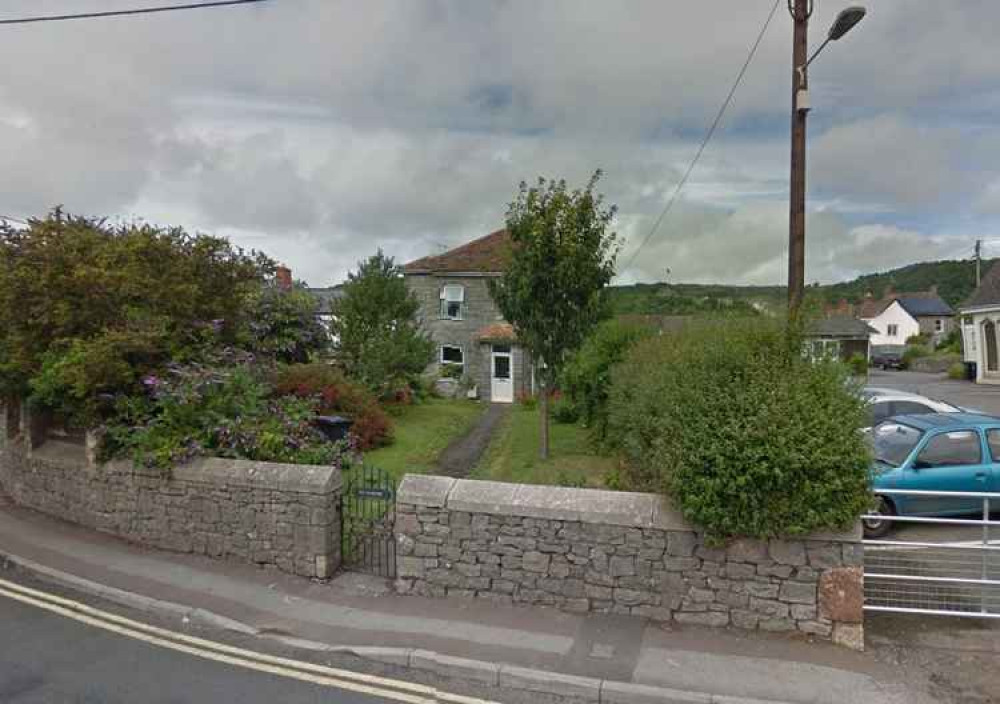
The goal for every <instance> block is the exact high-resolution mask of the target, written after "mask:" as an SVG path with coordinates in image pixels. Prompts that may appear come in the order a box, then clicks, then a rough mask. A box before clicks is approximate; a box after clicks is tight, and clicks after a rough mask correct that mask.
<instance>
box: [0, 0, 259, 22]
mask: <svg viewBox="0 0 1000 704" xmlns="http://www.w3.org/2000/svg"><path fill="white" fill-rule="evenodd" d="M267 1H268V0H210V1H209V2H198V3H187V4H185V5H163V6H160V7H140V8H135V9H132V10H104V11H102V12H79V13H75V14H69V15H40V16H37V17H17V18H14V19H7V20H0V24H31V23H36V22H61V21H63V20H89V19H96V18H100V17H124V16H126V15H148V14H152V13H154V12H174V11H177V10H202V9H205V8H209V7H225V6H227V5H249V4H251V3H258V2H267Z"/></svg>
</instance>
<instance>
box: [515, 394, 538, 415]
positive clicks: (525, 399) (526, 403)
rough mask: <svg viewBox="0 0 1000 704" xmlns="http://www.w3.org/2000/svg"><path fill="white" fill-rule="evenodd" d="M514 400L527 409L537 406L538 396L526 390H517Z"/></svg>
mask: <svg viewBox="0 0 1000 704" xmlns="http://www.w3.org/2000/svg"><path fill="white" fill-rule="evenodd" d="M514 400H515V401H517V402H518V404H520V405H521V406H522V407H524V408H527V409H528V410H533V409H535V408H537V407H538V397H537V396H535V395H534V394H533V393H530V392H528V391H518V392H517V395H516V397H515V399H514Z"/></svg>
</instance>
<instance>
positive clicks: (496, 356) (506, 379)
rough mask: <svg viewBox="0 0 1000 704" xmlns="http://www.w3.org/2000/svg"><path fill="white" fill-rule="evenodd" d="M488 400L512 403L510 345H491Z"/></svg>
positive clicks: (512, 375)
mask: <svg viewBox="0 0 1000 704" xmlns="http://www.w3.org/2000/svg"><path fill="white" fill-rule="evenodd" d="M490 400H491V401H492V402H493V403H513V401H514V364H513V358H512V356H511V351H510V345H493V348H492V351H491V353H490Z"/></svg>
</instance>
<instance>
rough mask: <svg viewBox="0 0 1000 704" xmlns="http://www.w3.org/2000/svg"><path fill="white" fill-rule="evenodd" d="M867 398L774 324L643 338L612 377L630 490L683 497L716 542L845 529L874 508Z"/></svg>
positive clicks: (612, 412) (615, 430)
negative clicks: (807, 354)
mask: <svg viewBox="0 0 1000 704" xmlns="http://www.w3.org/2000/svg"><path fill="white" fill-rule="evenodd" d="M864 424H865V407H864V402H863V401H862V400H861V398H860V396H859V395H858V394H855V393H852V390H851V388H850V386H849V383H848V380H847V378H846V373H845V369H844V366H843V365H841V364H837V363H831V362H822V361H821V362H815V363H812V362H809V361H808V360H806V359H804V358H803V357H802V355H801V342H800V336H798V335H796V334H788V333H786V331H785V330H784V328H783V327H781V326H780V325H778V324H776V323H774V322H771V321H766V320H761V319H756V320H753V321H744V320H739V319H733V320H728V321H712V322H710V321H703V322H700V323H692V324H691V325H689V326H688V327H686V328H685V330H684V334H683V335H671V336H661V337H656V338H650V339H647V340H644V341H642V342H640V343H639V344H638V345H636V347H635V348H633V350H632V351H631V352H629V354H628V355H627V356H626V358H625V360H624V361H623V362H622V363H621V364H620V365H618V367H616V369H615V370H614V372H613V374H612V384H611V390H610V401H609V431H610V432H609V437H610V438H614V440H615V441H616V445H617V446H618V447H619V449H620V451H621V452H622V454H623V460H624V461H623V463H622V466H621V469H620V471H619V474H618V482H619V483H620V485H621V486H622V488H625V489H628V490H640V491H660V492H665V493H667V494H670V495H671V496H673V497H674V498H675V499H676V501H677V503H678V505H679V507H680V509H681V510H682V511H683V513H684V515H685V516H686V517H687V518H688V519H689V520H691V521H692V522H693V523H695V524H698V525H700V526H702V527H704V529H705V531H706V533H707V534H708V535H709V536H711V537H712V538H713V539H725V538H730V537H735V536H748V537H760V538H763V537H769V536H777V535H801V534H806V533H810V532H813V531H816V530H824V529H838V528H846V527H848V526H850V525H852V524H853V523H854V522H855V521H856V520H857V517H858V516H859V515H860V514H861V513H862V512H863V510H864V509H866V508H867V506H868V501H869V490H868V463H869V452H868V448H867V445H866V443H865V441H864V438H863V436H862V434H861V433H860V432H859V429H860V428H861V427H863V426H864Z"/></svg>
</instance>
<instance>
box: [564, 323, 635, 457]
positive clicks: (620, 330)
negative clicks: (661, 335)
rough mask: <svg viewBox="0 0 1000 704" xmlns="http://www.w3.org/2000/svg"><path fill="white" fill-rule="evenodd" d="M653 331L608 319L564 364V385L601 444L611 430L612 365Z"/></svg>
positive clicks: (577, 413) (577, 412) (585, 422)
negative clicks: (609, 390)
mask: <svg viewBox="0 0 1000 704" xmlns="http://www.w3.org/2000/svg"><path fill="white" fill-rule="evenodd" d="M650 334H651V331H650V330H649V329H648V328H645V327H642V326H639V325H630V324H626V323H622V322H619V321H617V320H609V321H606V322H604V323H602V324H601V325H599V326H598V327H597V328H596V329H595V330H594V333H593V334H592V335H591V336H590V337H588V338H587V340H586V341H585V342H584V343H583V345H582V346H581V347H580V349H579V350H577V351H576V352H575V353H574V354H573V355H571V356H570V358H569V360H567V362H566V365H565V367H564V368H563V371H562V376H561V379H560V388H561V389H562V390H563V391H564V392H565V393H566V395H567V396H568V397H569V401H570V403H571V404H572V406H573V408H574V410H575V412H576V415H577V416H578V417H579V418H581V419H582V420H583V423H584V424H585V425H586V426H587V427H589V428H590V429H591V435H592V437H593V439H594V441H595V442H597V443H598V444H601V443H603V442H604V440H605V438H606V437H607V432H608V413H607V404H608V385H609V384H610V381H611V368H612V367H613V366H614V365H615V364H617V363H618V362H619V361H621V359H622V357H623V356H624V355H625V354H626V353H627V352H628V350H629V349H631V348H632V346H633V345H635V343H636V342H638V341H639V340H641V339H642V338H644V337H647V336H649V335H650Z"/></svg>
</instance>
